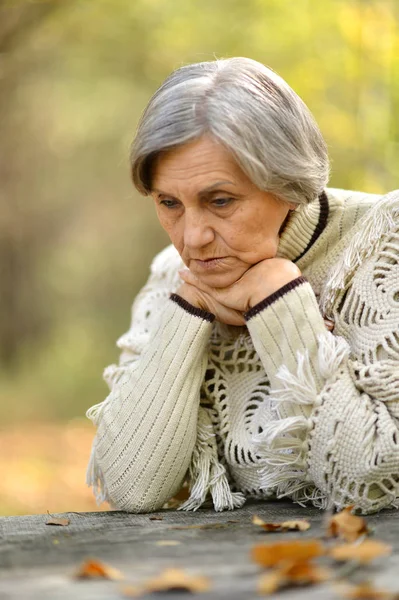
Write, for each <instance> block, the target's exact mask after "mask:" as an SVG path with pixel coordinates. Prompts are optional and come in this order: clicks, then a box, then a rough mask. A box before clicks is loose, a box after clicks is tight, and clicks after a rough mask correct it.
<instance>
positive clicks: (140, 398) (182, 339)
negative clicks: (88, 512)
mask: <svg viewBox="0 0 399 600" xmlns="http://www.w3.org/2000/svg"><path fill="white" fill-rule="evenodd" d="M164 253H165V251H164ZM164 253H163V254H164ZM169 254H170V253H169ZM172 258H173V257H172ZM170 259H171V257H170V256H169V255H167V254H166V255H165V256H163V257H162V255H161V258H160V257H158V259H156V260H155V261H154V263H153V267H152V274H151V277H150V279H149V281H148V283H147V285H146V286H145V287H144V289H143V290H142V291H141V292H140V294H139V296H138V298H137V300H136V302H135V303H134V306H133V311H132V326H131V329H130V331H129V332H128V333H127V334H126V335H125V336H123V337H122V338H121V339H120V340H119V343H118V345H119V347H120V348H121V349H122V354H121V360H120V363H119V365H118V366H112V367H109V368H108V369H107V370H106V372H105V378H106V379H107V381H108V383H109V385H110V388H111V393H110V395H109V396H108V397H107V399H106V400H105V401H104V402H103V403H101V404H99V405H97V406H95V407H92V408H91V409H90V410H89V411H88V412H87V416H88V417H89V418H91V419H92V420H93V422H94V423H95V424H96V425H97V434H96V438H95V440H94V443H93V449H92V457H91V461H90V464H89V467H88V474H87V481H88V484H89V485H93V487H94V488H97V498H98V500H99V501H102V500H107V501H108V502H111V503H112V505H113V506H114V507H117V508H120V509H123V510H129V511H132V512H147V511H151V510H156V509H157V508H160V507H161V506H162V505H163V504H164V502H165V501H166V500H168V499H169V498H170V497H171V496H173V494H174V493H176V492H177V491H178V489H179V488H180V486H181V484H182V481H183V479H184V476H185V474H186V471H187V469H188V467H189V463H190V459H191V455H192V452H193V448H194V444H195V440H196V427H197V415H198V407H199V399H200V386H201V383H202V380H203V377H204V373H205V368H206V352H205V350H206V346H207V342H208V339H209V336H210V332H211V328H212V327H211V321H212V320H213V315H210V314H209V313H207V312H206V311H202V310H200V309H195V308H194V307H190V306H189V305H187V306H186V305H184V301H182V300H181V299H179V297H177V296H172V298H169V295H170V291H171V289H173V287H175V286H176V285H178V278H177V279H176V276H175V279H173V277H172V279H171V275H170V273H171V271H173V269H171V268H170ZM174 273H176V271H174ZM99 488H101V491H100V489H99Z"/></svg>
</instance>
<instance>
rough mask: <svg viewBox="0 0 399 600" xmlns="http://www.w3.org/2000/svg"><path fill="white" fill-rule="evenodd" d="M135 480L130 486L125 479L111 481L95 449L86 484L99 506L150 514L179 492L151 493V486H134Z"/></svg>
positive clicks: (173, 490) (119, 478)
mask: <svg viewBox="0 0 399 600" xmlns="http://www.w3.org/2000/svg"><path fill="white" fill-rule="evenodd" d="M129 479H130V478H129ZM135 479H136V478H134V477H133V478H131V479H130V481H129V484H127V481H126V478H124V477H118V478H117V479H116V480H115V481H111V480H110V477H109V474H107V472H106V471H105V470H103V469H102V468H101V465H100V464H99V463H98V462H97V460H96V454H95V449H93V451H92V456H91V458H90V462H89V466H88V468H87V477H86V483H87V485H88V486H91V487H92V488H93V493H94V496H95V498H96V501H97V504H101V503H102V502H108V504H109V505H110V507H111V508H112V509H113V510H123V511H126V512H131V513H136V514H138V513H150V512H154V511H157V510H160V509H161V508H162V507H163V505H164V504H165V502H167V501H168V500H170V498H171V497H172V496H173V495H174V493H175V492H176V491H177V490H175V489H174V488H173V489H172V490H171V491H170V493H162V491H159V490H158V493H151V485H149V486H143V485H142V486H140V487H138V486H134V485H133V484H132V483H131V481H132V480H133V481H134V480H135ZM178 489H179V488H178Z"/></svg>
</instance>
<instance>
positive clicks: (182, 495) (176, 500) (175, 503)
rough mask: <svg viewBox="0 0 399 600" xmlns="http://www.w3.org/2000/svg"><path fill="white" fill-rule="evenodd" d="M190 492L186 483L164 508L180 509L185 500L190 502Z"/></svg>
mask: <svg viewBox="0 0 399 600" xmlns="http://www.w3.org/2000/svg"><path fill="white" fill-rule="evenodd" d="M189 496H190V490H189V487H188V484H187V483H184V484H183V486H182V487H181V488H180V490H179V491H178V492H177V494H176V495H175V496H173V498H170V500H168V501H167V502H166V503H165V504H164V505H163V507H162V508H178V507H179V506H180V505H181V504H183V502H184V501H185V500H188V498H189Z"/></svg>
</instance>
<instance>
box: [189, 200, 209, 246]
mask: <svg viewBox="0 0 399 600" xmlns="http://www.w3.org/2000/svg"><path fill="white" fill-rule="evenodd" d="M214 238H215V232H214V230H213V228H212V226H211V223H210V221H209V217H208V216H207V215H206V214H204V212H202V211H197V210H193V209H187V210H186V211H185V214H184V245H185V246H186V247H187V248H192V249H198V248H202V247H203V246H206V245H207V244H209V243H210V242H213V240H214Z"/></svg>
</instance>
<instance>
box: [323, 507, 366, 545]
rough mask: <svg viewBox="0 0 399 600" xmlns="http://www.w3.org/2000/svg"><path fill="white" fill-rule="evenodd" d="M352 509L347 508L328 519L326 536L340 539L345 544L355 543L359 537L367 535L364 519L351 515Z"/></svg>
mask: <svg viewBox="0 0 399 600" xmlns="http://www.w3.org/2000/svg"><path fill="white" fill-rule="evenodd" d="M352 509H353V506H347V507H346V508H344V510H342V511H341V512H340V513H338V514H336V515H333V516H332V517H331V518H330V520H329V523H328V526H327V535H329V536H331V537H341V538H343V539H344V540H345V541H347V542H355V541H356V540H357V539H358V538H359V537H360V536H362V535H365V534H367V533H369V530H368V527H367V523H366V521H365V519H363V518H362V517H357V516H356V515H352V514H351V511H352Z"/></svg>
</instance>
